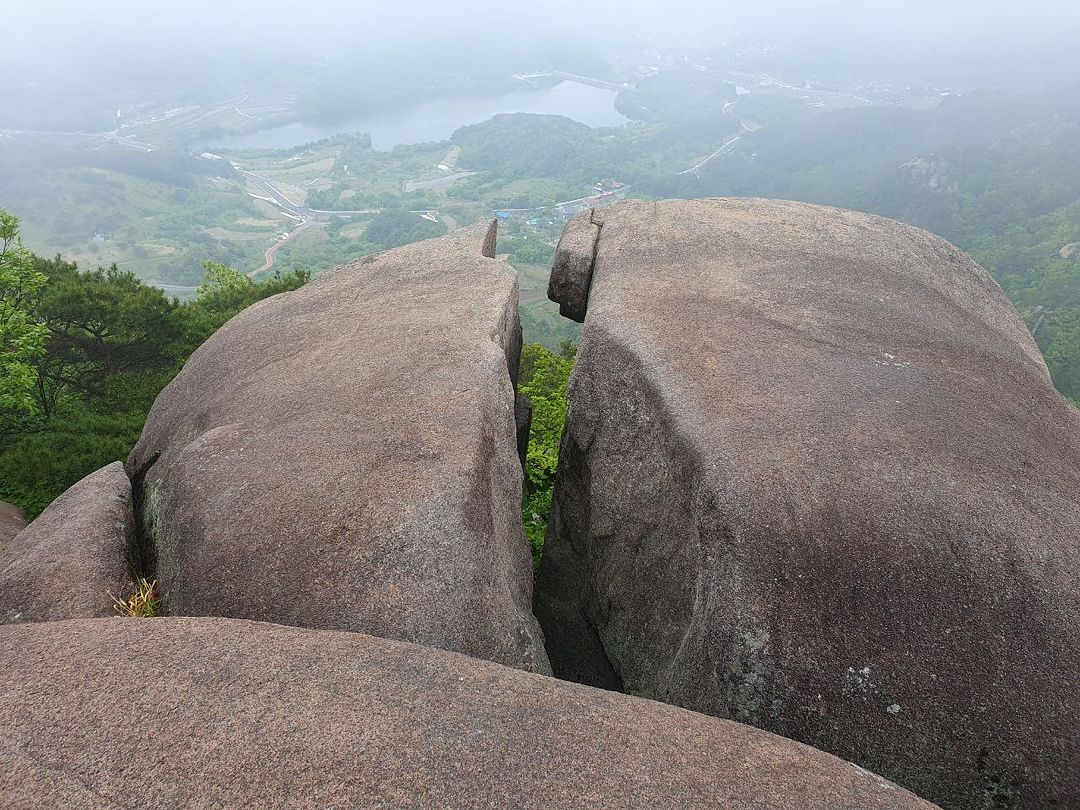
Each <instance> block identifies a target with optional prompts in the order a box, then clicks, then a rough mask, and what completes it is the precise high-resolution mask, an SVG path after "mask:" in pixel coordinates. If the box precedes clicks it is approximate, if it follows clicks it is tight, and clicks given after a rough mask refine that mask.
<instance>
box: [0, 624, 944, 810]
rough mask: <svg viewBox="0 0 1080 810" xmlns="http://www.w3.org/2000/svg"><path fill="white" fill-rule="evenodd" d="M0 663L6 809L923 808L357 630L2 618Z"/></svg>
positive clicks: (590, 693)
mask: <svg viewBox="0 0 1080 810" xmlns="http://www.w3.org/2000/svg"><path fill="white" fill-rule="evenodd" d="M0 659H2V660H4V661H5V662H6V665H5V673H4V677H3V678H2V679H0V795H2V796H3V804H4V806H5V807H20V808H32V807H48V808H53V807H61V806H94V807H177V806H184V807H207V806H214V807H238V806H241V805H242V806H245V807H252V806H254V807H283V806H292V807H295V806H318V807H346V806H351V807H388V808H389V807H394V808H397V807H413V808H447V807H453V808H488V807H513V808H562V807H566V808H571V807H573V808H580V807H592V808H620V810H621V808H627V807H653V808H664V807H670V808H746V810H749V808H754V809H755V810H768V809H769V808H777V809H779V808H799V810H813V809H814V808H822V809H823V810H824V808H829V810H842V809H843V808H850V810H884V809H885V808H895V809H896V810H900V809H901V808H903V810H916V808H927V810H929V808H931V807H932V806H931V805H929V804H927V803H926V802H923V801H922V800H920V799H917V798H915V797H914V796H912V795H911V794H909V793H907V792H906V791H904V790H902V789H900V788H898V787H896V786H895V785H892V784H890V783H889V782H886V781H885V780H884V779H881V778H880V777H877V776H874V775H872V774H870V773H868V772H866V771H864V770H862V769H860V768H856V767H855V766H853V765H851V764H849V763H846V762H842V761H841V760H839V759H836V758H835V757H831V756H829V755H827V754H823V753H821V752H819V751H814V750H813V749H811V748H808V747H806V746H803V745H800V744H798V743H794V742H792V741H790V740H785V739H782V738H779V737H775V736H773V735H771V734H767V733H765V732H762V731H759V730H757V729H753V728H750V727H749V726H743V725H739V724H736V723H731V722H727V721H723V720H717V719H715V718H711V717H705V716H704V715H698V714H694V713H692V712H687V711H684V710H681V709H675V708H672V707H670V706H664V705H661V704H658V703H653V702H650V701H643V700H639V699H637V698H632V697H628V696H626V695H619V694H614V693H610V692H603V691H600V690H595V689H589V688H587V687H582V686H578V685H576V684H570V683H566V682H562V681H556V680H553V679H551V678H548V677H544V676H541V675H535V674H531V673H525V672H521V671H519V670H515V669H510V668H508V667H504V666H499V665H497V664H492V663H490V662H487V661H480V660H476V659H472V658H466V657H465V656H461V655H454V654H450V653H446V652H443V651H440V650H434V649H430V648H423V647H418V646H414V645H411V644H402V643H399V642H390V641H386V640H383V639H376V638H372V637H370V636H364V635H360V634H355V633H340V632H332V631H315V630H306V629H296V628H286V627H281V626H275V625H268V624H260V623H253V622H246V621H237V620H228V619H187V618H167V619H147V620H138V619H112V620H98V621H83V622H65V623H52V624H42V625H34V626H25V627H8V628H2V629H0ZM150 675H152V677H148V676H150Z"/></svg>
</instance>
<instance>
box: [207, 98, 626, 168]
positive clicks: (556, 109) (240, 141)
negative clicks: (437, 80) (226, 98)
mask: <svg viewBox="0 0 1080 810" xmlns="http://www.w3.org/2000/svg"><path fill="white" fill-rule="evenodd" d="M500 113H540V114H546V115H562V116H566V117H567V118H572V119H573V120H575V121H579V122H581V123H582V124H587V125H588V126H590V127H617V126H621V125H622V124H625V123H626V121H627V119H626V118H625V117H623V115H622V114H621V113H619V111H618V110H616V109H615V93H614V92H612V91H610V90H603V89H601V88H598V87H589V86H586V85H583V84H578V83H576V82H562V83H560V84H557V85H555V86H554V87H548V88H544V89H540V90H531V89H527V88H522V89H521V90H515V91H513V92H510V93H503V94H501V95H497V96H450V97H446V98H441V99H436V100H434V101H427V102H424V103H422V104H416V105H414V106H412V107H407V108H404V109H399V110H387V111H385V112H381V113H374V114H368V115H363V116H357V117H355V118H349V119H345V120H342V121H339V122H337V123H333V124H323V123H313V122H304V121H297V122H295V123H292V124H285V125H284V126H278V127H271V128H269V129H263V130H258V131H256V132H249V133H247V134H245V135H231V136H227V137H224V138H219V139H218V140H216V141H213V142H211V143H205V144H202V145H201V146H200V148H205V149H208V150H214V149H221V150H224V151H229V150H235V149H288V148H291V147H294V146H299V145H301V144H305V143H311V142H312V141H317V140H321V139H322V138H330V137H333V136H335V135H341V134H344V133H346V132H368V133H370V134H371V145H372V147H374V148H375V149H380V150H390V149H393V148H394V147H395V146H397V145H398V144H412V143H426V142H429V141H444V140H447V139H448V138H449V137H450V135H451V133H453V132H454V130H456V129H457V128H458V127H461V126H465V125H466V124H478V123H480V122H481V121H486V120H488V119H489V118H491V117H492V116H495V115H498V114H500Z"/></svg>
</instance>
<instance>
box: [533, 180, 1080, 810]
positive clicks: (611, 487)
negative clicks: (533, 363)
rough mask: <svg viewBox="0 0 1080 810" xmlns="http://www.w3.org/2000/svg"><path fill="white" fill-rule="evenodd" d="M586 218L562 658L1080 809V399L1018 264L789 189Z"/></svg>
mask: <svg viewBox="0 0 1080 810" xmlns="http://www.w3.org/2000/svg"><path fill="white" fill-rule="evenodd" d="M586 217H590V214H589V213H586V214H583V215H581V219H579V220H578V221H577V225H575V224H574V223H572V224H571V226H570V231H569V232H573V231H574V229H575V227H580V226H581V223H582V221H583V220H584V219H585V218H586ZM588 222H589V223H591V224H593V225H596V226H598V227H599V229H600V235H599V239H598V243H597V250H596V255H595V262H594V265H593V267H592V270H591V276H592V284H591V290H590V291H589V292H588V294H587V295H585V294H584V293H583V291H581V290H575V291H573V292H572V294H570V295H569V296H568V299H569V300H582V299H583V298H586V299H587V300H588V315H587V318H586V320H585V327H584V333H583V339H582V343H581V347H580V349H579V352H578V360H577V366H576V368H575V371H574V374H573V378H572V380H571V385H570V394H569V401H570V405H569V413H568V418H567V423H566V424H567V427H566V432H565V434H564V438H563V446H562V455H561V457H560V468H559V474H558V481H557V489H556V503H555V507H554V511H553V515H552V521H551V523H550V529H549V537H548V543H547V546H546V549H545V557H544V560H543V563H542V567H541V571H540V576H539V580H538V584H537V600H536V604H537V613H538V616H539V618H540V621H541V625H542V626H543V627H544V629H545V632H546V635H547V639H548V652H549V654H550V656H551V661H552V666H553V669H554V671H555V673H556V674H557V675H560V676H564V677H570V678H573V679H577V680H581V681H583V682H586V683H592V684H598V685H602V686H607V687H611V688H625V690H627V691H628V692H631V693H634V694H638V695H643V696H647V697H652V698H656V699H659V700H662V701H665V702H669V703H673V704H676V705H680V706H685V707H688V708H691V709H695V710H699V711H702V712H706V713H709V714H714V715H717V716H720V717H730V718H733V719H737V720H742V721H746V722H749V723H753V724H754V725H758V726H761V727H763V728H766V729H769V730H771V731H775V732H777V733H780V734H783V735H784V736H787V737H791V738H794V739H797V740H801V741H802V742H805V743H808V744H811V745H814V746H816V747H818V748H821V749H823V750H826V751H830V752H831V753H833V754H836V755H838V756H840V757H842V758H844V759H849V760H852V761H854V762H857V763H858V764H860V765H862V766H864V767H866V768H868V769H871V770H874V771H876V772H878V773H881V774H883V775H884V776H886V777H888V778H891V779H893V780H895V781H897V782H899V783H900V784H903V785H905V786H906V787H908V788H909V789H911V790H913V791H915V792H916V793H919V794H920V795H923V796H926V797H927V798H930V799H933V800H935V801H938V802H939V803H941V804H942V805H945V806H948V807H965V808H982V807H1040V808H1042V807H1051V806H1053V807H1074V806H1080V733H1078V729H1080V705H1078V704H1080V690H1078V688H1077V680H1076V678H1077V676H1076V673H1077V672H1078V671H1080V497H1078V496H1080V415H1078V414H1077V413H1076V412H1075V411H1073V410H1072V409H1070V408H1069V407H1068V405H1067V404H1066V403H1065V402H1064V401H1063V399H1062V398H1061V397H1060V396H1059V395H1058V394H1057V393H1056V392H1055V391H1054V389H1053V387H1052V385H1051V382H1050V379H1049V375H1048V374H1047V371H1046V367H1045V365H1044V364H1043V361H1042V359H1041V357H1040V355H1039V352H1038V349H1037V347H1036V346H1035V343H1034V342H1033V341H1032V339H1031V337H1030V335H1029V334H1028V333H1027V331H1026V329H1025V328H1024V325H1023V324H1022V323H1021V321H1020V319H1019V318H1018V317H1017V315H1016V314H1015V312H1014V311H1013V309H1012V308H1011V306H1010V305H1009V303H1008V301H1007V300H1006V298H1005V296H1004V295H1003V294H1002V293H1001V291H1000V289H999V288H998V287H997V285H996V284H994V283H993V281H991V280H990V279H989V277H987V275H986V274H985V273H984V272H983V271H982V270H981V269H980V268H979V267H978V266H977V265H975V264H974V263H973V262H972V261H971V260H970V259H968V258H967V257H966V256H964V255H963V254H961V253H960V252H959V251H958V250H956V249H955V248H953V247H952V246H950V245H949V244H947V243H946V242H944V241H942V240H940V239H937V238H935V237H933V236H931V235H929V234H927V233H924V232H922V231H918V230H915V229H912V228H909V227H906V226H903V225H900V224H897V223H893V222H889V221H886V220H882V219H878V218H875V217H870V216H865V215H861V214H855V213H851V212H845V211H839V210H833V209H825V208H819V207H813V206H806V205H801V204H796V203H783V202H769V201H761V200H710V201H686V202H664V203H655V204H653V203H645V202H628V203H622V204H619V205H616V206H612V207H609V208H605V209H602V210H598V211H596V212H594V213H593V214H592V215H591V218H590V219H588ZM560 266H562V262H561V258H560V257H556V262H555V269H556V271H558V269H559V267H560ZM578 275H579V276H580V275H583V274H581V273H579V274H578ZM557 286H558V285H557V284H556V282H555V281H553V287H557ZM570 286H572V285H570ZM1055 802H1056V804H1055Z"/></svg>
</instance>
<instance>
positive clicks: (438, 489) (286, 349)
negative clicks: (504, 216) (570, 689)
mask: <svg viewBox="0 0 1080 810" xmlns="http://www.w3.org/2000/svg"><path fill="white" fill-rule="evenodd" d="M492 227H493V226H492ZM493 240H494V233H493V232H492V230H491V229H490V228H487V227H486V226H481V227H478V228H470V229H466V230H462V231H459V232H457V233H455V234H454V235H453V236H449V237H444V238H442V239H435V240H431V241H428V242H423V243H419V244H415V245H409V246H407V247H403V248H398V249H396V250H392V251H388V252H386V253H382V254H379V255H377V256H371V257H367V258H364V259H361V260H359V261H356V262H353V263H351V264H348V265H345V266H343V267H341V268H338V269H337V270H335V271H333V272H330V273H326V274H324V275H322V276H319V277H318V278H316V279H314V280H313V281H311V282H310V283H308V284H307V285H305V286H304V287H303V288H302V289H300V290H297V291H295V292H291V293H287V294H285V295H281V296H276V297H274V298H271V299H268V300H266V301H262V302H260V303H258V304H256V305H254V306H252V307H250V308H248V309H247V310H245V311H244V312H242V313H241V314H240V315H238V316H237V317H236V318H234V319H233V320H231V321H230V322H229V323H227V324H226V325H225V326H224V327H222V329H221V330H220V331H218V333H217V334H215V335H214V336H213V337H212V338H211V339H210V340H209V341H207V343H206V344H205V345H203V346H202V347H201V348H200V349H199V350H198V351H196V352H195V353H194V354H193V355H192V356H191V358H190V360H189V361H188V363H187V365H186V366H185V368H184V370H183V372H182V373H181V374H180V375H179V376H178V377H177V378H176V380H175V381H173V383H172V384H170V385H169V386H168V387H167V388H166V389H165V390H164V391H163V392H162V394H161V395H160V396H159V397H158V400H157V402H156V403H155V404H154V407H153V410H152V411H151V413H150V416H149V419H148V420H147V423H146V429H145V430H144V432H143V435H142V438H141V439H140V441H139V443H138V445H137V446H136V447H135V449H134V451H133V452H132V454H131V457H130V458H129V460H128V469H129V470H130V471H131V473H132V479H133V480H135V481H138V482H140V484H139V490H140V493H141V497H142V500H141V510H140V514H141V515H142V520H143V523H144V524H145V526H146V534H147V536H148V537H149V538H150V539H151V542H152V544H153V546H154V547H155V548H156V550H157V577H158V579H159V580H160V583H161V589H162V593H163V597H164V599H165V609H166V610H167V611H168V613H169V614H171V615H210V616H228V617H235V618H248V619H260V620H265V621H273V622H277V623H280V624H288V625H297V626H303V627H318V628H332V629H341V630H356V631H362V632H366V633H371V634H372V635H376V636H380V637H385V638H395V639H401V640H407V641H413V642H417V643H421V644H427V645H430V646H433V647H440V648H443V649H449V650H454V651H457V652H462V653H466V654H469V655H474V656H477V657H479V658H487V659H491V660H494V661H498V662H500V663H505V664H510V665H514V666H520V667H524V668H527V669H535V670H538V671H547V670H548V665H547V659H546V656H545V654H544V649H543V639H542V636H541V634H540V632H539V627H538V625H537V623H536V620H535V619H534V618H533V615H532V612H531V608H530V606H531V599H532V576H531V574H532V567H531V564H530V554H529V547H528V544H527V543H526V541H525V538H524V535H523V533H522V529H521V518H520V509H521V507H520V502H521V465H520V461H519V459H518V454H517V442H516V435H515V414H514V385H513V382H512V378H513V377H516V374H517V364H518V358H519V354H520V347H521V329H520V324H519V321H518V312H517V301H518V296H517V278H516V274H515V273H514V271H513V269H512V268H510V267H509V266H508V265H506V264H505V263H503V262H500V261H497V260H495V259H493V258H488V257H485V256H484V255H482V253H487V254H489V255H492V254H493V252H494V241H493Z"/></svg>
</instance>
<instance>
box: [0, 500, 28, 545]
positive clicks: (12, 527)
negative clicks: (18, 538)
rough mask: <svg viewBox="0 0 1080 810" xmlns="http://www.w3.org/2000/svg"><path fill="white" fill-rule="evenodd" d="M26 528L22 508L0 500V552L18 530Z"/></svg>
mask: <svg viewBox="0 0 1080 810" xmlns="http://www.w3.org/2000/svg"><path fill="white" fill-rule="evenodd" d="M25 528H26V517H25V516H24V515H23V511H22V509H20V508H19V507H17V506H12V505H11V504H10V503H5V502H4V501H0V554H3V552H4V549H5V548H6V547H7V544H8V543H10V542H11V540H12V538H14V537H15V535H17V534H18V533H19V532H21V531H22V530H23V529H25Z"/></svg>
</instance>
